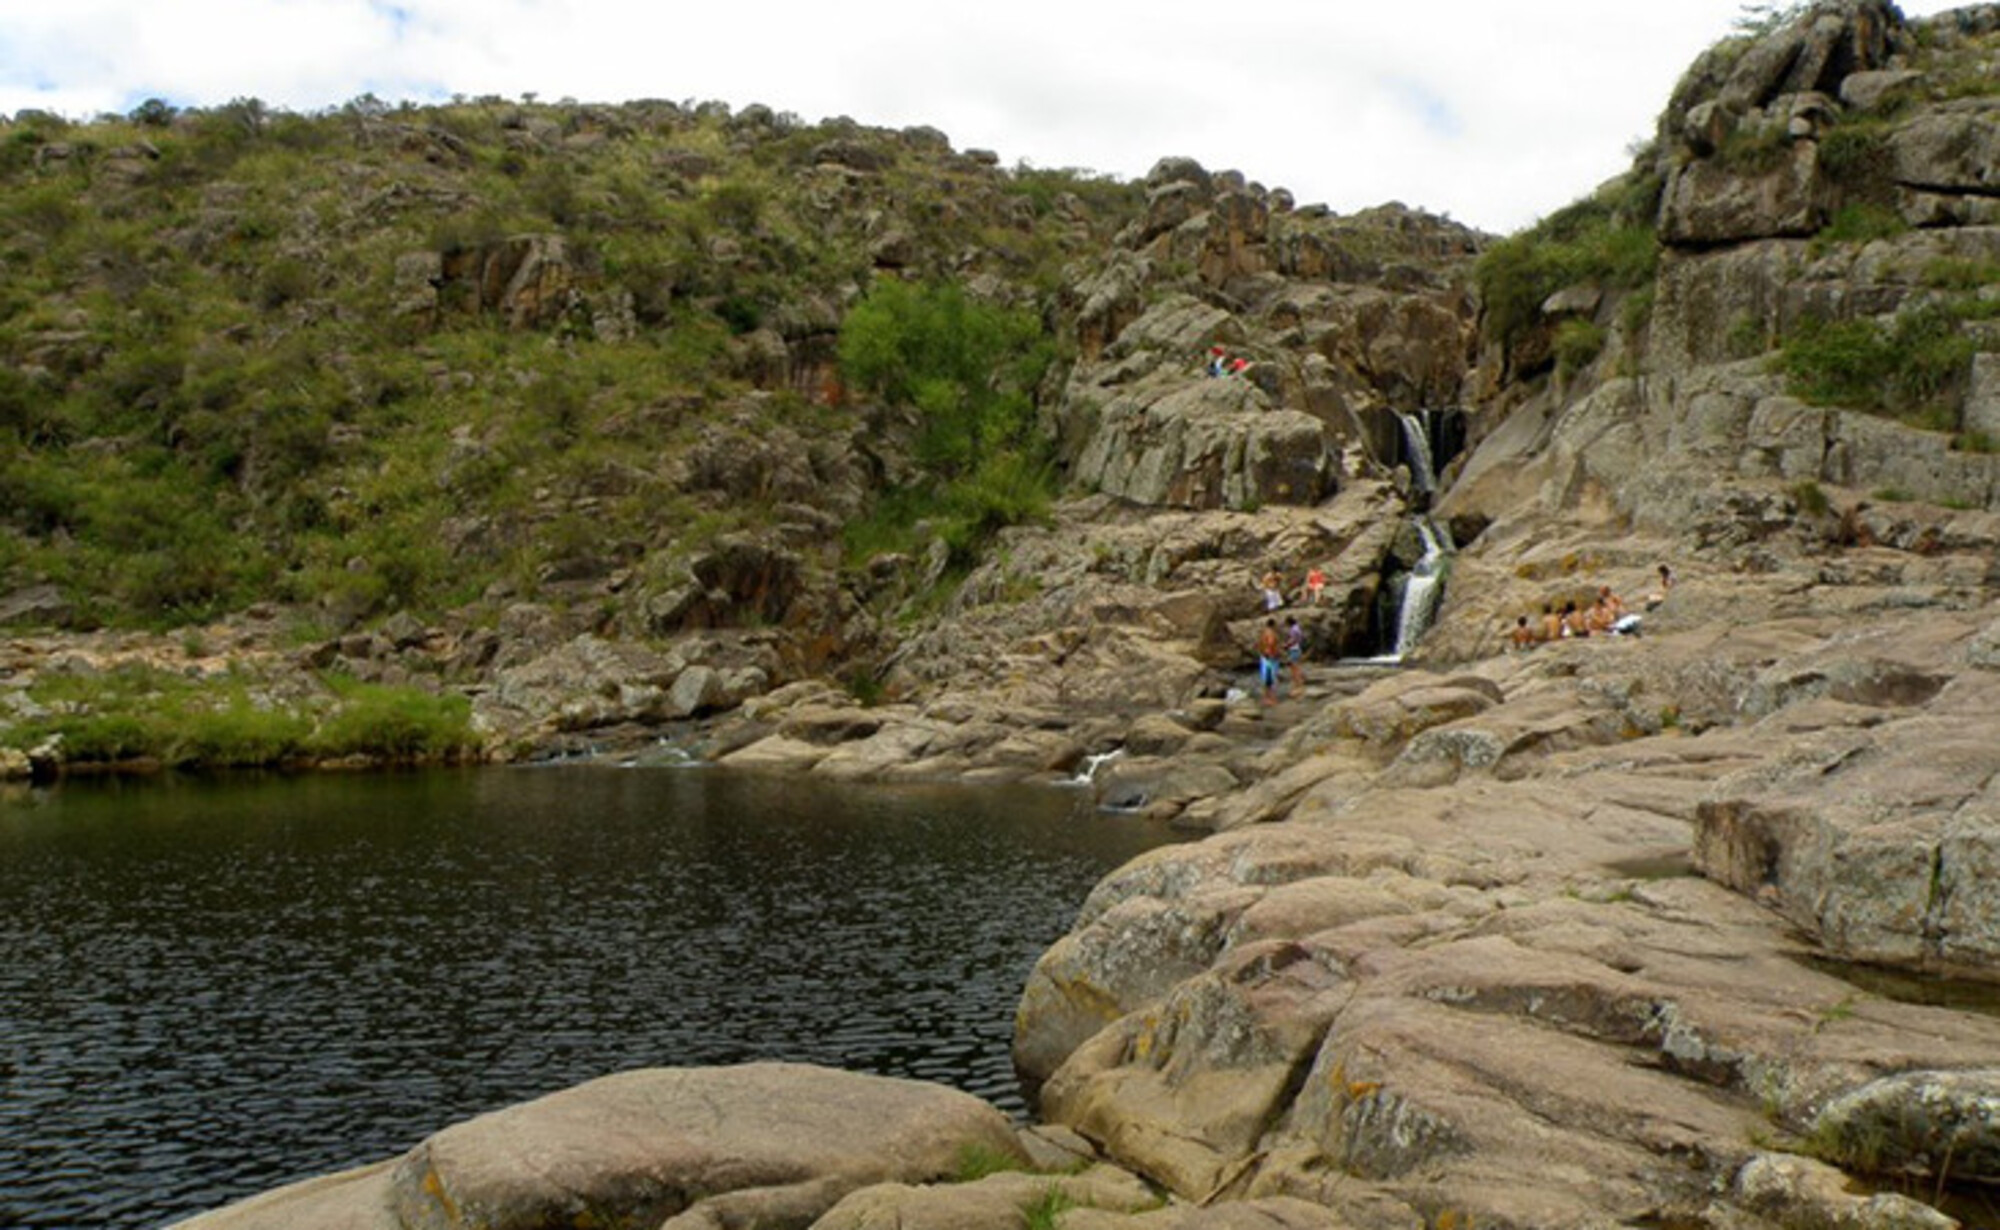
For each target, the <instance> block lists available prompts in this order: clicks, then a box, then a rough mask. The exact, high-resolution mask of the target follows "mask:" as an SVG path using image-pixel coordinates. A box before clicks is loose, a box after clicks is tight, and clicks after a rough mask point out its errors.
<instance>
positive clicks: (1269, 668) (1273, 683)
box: [1257, 619, 1279, 705]
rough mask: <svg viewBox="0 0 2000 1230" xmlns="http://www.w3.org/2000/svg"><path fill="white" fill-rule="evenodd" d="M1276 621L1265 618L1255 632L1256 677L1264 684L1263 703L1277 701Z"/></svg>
mask: <svg viewBox="0 0 2000 1230" xmlns="http://www.w3.org/2000/svg"><path fill="white" fill-rule="evenodd" d="M1278 653H1279V649H1278V621H1277V620H1275V619H1267V620H1265V621H1264V630H1263V631H1262V632H1259V633H1258V634H1257V679H1258V681H1259V682H1260V683H1262V684H1263V685H1264V703H1265V704H1267V705H1275V704H1277V703H1278Z"/></svg>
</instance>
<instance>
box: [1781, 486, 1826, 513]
mask: <svg viewBox="0 0 2000 1230" xmlns="http://www.w3.org/2000/svg"><path fill="white" fill-rule="evenodd" d="M1787 490H1788V491H1789V492H1790V494H1791V497H1792V503H1794V504H1796V505H1798V507H1799V511H1800V512H1802V513H1805V514H1806V515H1807V516H1810V517H1824V516H1825V515H1826V514H1827V512H1828V510H1829V509H1831V508H1832V507H1833V504H1832V502H1831V501H1830V500H1828V499H1827V498H1826V492H1825V491H1824V490H1823V489H1822V488H1821V487H1820V485H1819V484H1818V483H1816V482H1813V481H1812V480H1811V479H1806V480H1805V481H1803V482H1798V483H1794V484H1792V485H1791V487H1789V488H1787Z"/></svg>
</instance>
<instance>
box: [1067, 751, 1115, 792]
mask: <svg viewBox="0 0 2000 1230" xmlns="http://www.w3.org/2000/svg"><path fill="white" fill-rule="evenodd" d="M1124 754H1125V749H1124V748H1113V749H1112V750H1110V751H1108V752H1099V753H1098V754H1096V755H1094V756H1085V757H1084V758H1083V766H1082V767H1081V768H1080V769H1078V770H1077V774H1076V776H1075V777H1073V778H1071V779H1070V784H1071V785H1074V786H1088V785H1091V784H1093V783H1094V782H1095V781H1096V780H1097V771H1098V770H1099V769H1101V768H1103V767H1104V766H1105V765H1107V764H1110V763H1111V762H1112V761H1114V760H1116V759H1118V758H1119V757H1120V756H1123V755H1124Z"/></svg>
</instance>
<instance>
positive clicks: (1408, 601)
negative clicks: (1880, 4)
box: [1390, 516, 1446, 660]
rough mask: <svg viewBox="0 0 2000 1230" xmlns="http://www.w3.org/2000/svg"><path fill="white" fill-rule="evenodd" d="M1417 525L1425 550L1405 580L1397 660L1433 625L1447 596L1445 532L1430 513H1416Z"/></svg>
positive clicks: (1400, 613)
mask: <svg viewBox="0 0 2000 1230" xmlns="http://www.w3.org/2000/svg"><path fill="white" fill-rule="evenodd" d="M1416 527H1417V537H1418V538H1419V539H1421V540H1422V542H1423V544H1424V554H1423V558H1421V559H1419V560H1418V561H1417V566H1416V567H1414V568H1412V569H1411V570H1410V575H1409V576H1408V577H1407V578H1405V579H1404V581H1403V602H1402V609H1401V610H1399V611H1397V612H1396V647H1395V649H1394V650H1392V651H1391V654H1390V656H1391V657H1394V658H1396V659H1398V660H1400V659H1401V658H1402V657H1403V655H1404V654H1407V653H1408V652H1410V650H1411V649H1413V648H1415V647H1416V644H1417V640H1418V638H1420V637H1422V636H1423V634H1424V632H1425V631H1426V630H1428V629H1429V628H1430V626H1431V620H1432V619H1433V618H1435V617H1436V615H1437V608H1438V600H1439V599H1440V598H1442V597H1443V596H1444V563H1445V553H1446V543H1445V536H1444V535H1443V534H1442V533H1440V532H1439V530H1438V527H1437V526H1436V525H1434V524H1432V522H1431V519H1430V518H1429V517H1425V516H1419V517H1417V518H1416Z"/></svg>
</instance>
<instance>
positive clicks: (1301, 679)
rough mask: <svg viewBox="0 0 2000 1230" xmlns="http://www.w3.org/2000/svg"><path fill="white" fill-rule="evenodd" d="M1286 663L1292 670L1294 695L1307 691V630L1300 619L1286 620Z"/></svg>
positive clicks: (1288, 617) (1290, 618)
mask: <svg viewBox="0 0 2000 1230" xmlns="http://www.w3.org/2000/svg"><path fill="white" fill-rule="evenodd" d="M1285 661H1286V662H1287V663H1289V664H1290V666H1291V668H1292V694H1293V695H1294V696H1296V695H1298V694H1299V693H1301V692H1303V691H1305V690H1306V630H1305V629H1304V628H1301V627H1300V626H1299V617H1298V616H1296V615H1289V616H1286V618H1285Z"/></svg>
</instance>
